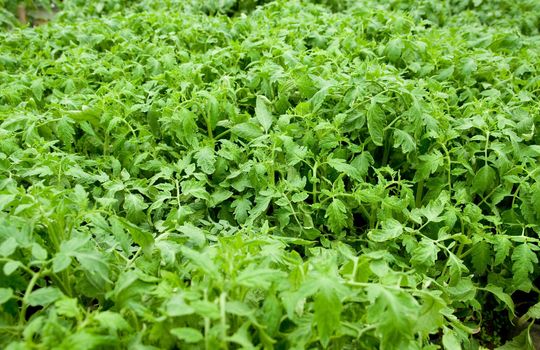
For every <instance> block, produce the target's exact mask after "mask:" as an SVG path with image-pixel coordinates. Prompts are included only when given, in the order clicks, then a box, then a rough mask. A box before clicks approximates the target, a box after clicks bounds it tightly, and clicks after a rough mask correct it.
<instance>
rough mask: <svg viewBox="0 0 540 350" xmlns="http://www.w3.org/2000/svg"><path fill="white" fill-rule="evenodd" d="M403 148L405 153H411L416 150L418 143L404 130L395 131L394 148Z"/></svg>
mask: <svg viewBox="0 0 540 350" xmlns="http://www.w3.org/2000/svg"><path fill="white" fill-rule="evenodd" d="M400 146H401V149H402V150H403V153H410V152H412V151H415V150H416V142H415V141H414V139H413V137H412V136H411V135H409V134H408V133H407V132H405V131H403V130H398V129H396V130H394V148H398V147H400Z"/></svg>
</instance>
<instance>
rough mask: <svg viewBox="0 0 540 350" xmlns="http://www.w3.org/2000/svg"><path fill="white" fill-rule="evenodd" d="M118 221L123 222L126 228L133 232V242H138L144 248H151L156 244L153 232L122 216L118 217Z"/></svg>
mask: <svg viewBox="0 0 540 350" xmlns="http://www.w3.org/2000/svg"><path fill="white" fill-rule="evenodd" d="M117 219H118V221H119V222H121V223H122V225H123V226H124V228H125V229H126V230H127V231H128V232H129V233H130V234H131V238H132V239H133V242H135V243H137V244H138V245H139V246H140V247H141V248H143V249H149V248H150V247H151V246H152V245H153V244H154V237H153V236H152V234H151V233H150V232H148V231H146V230H144V229H141V228H139V227H138V226H136V225H134V224H132V223H131V222H129V221H127V220H126V219H124V218H122V217H117Z"/></svg>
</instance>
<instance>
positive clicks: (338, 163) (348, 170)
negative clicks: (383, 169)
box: [326, 158, 362, 181]
mask: <svg viewBox="0 0 540 350" xmlns="http://www.w3.org/2000/svg"><path fill="white" fill-rule="evenodd" d="M326 162H327V163H328V165H330V166H331V167H332V168H334V169H336V170H337V171H339V172H342V173H345V174H347V176H350V177H351V178H353V179H355V180H359V181H360V180H362V173H361V171H360V169H358V168H355V167H354V166H353V165H351V164H347V163H346V162H345V160H343V159H339V158H329V159H328V160H327V161H326Z"/></svg>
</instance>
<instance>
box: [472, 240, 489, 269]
mask: <svg viewBox="0 0 540 350" xmlns="http://www.w3.org/2000/svg"><path fill="white" fill-rule="evenodd" d="M472 263H473V266H474V268H475V270H476V272H477V273H478V274H479V275H483V274H484V273H485V272H486V270H487V267H488V265H489V264H490V263H491V246H490V245H489V244H488V243H487V242H485V241H480V242H478V243H476V244H475V245H474V246H473V247H472Z"/></svg>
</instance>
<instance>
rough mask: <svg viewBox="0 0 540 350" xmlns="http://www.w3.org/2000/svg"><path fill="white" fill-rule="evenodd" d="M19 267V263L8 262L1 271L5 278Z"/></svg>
mask: <svg viewBox="0 0 540 350" xmlns="http://www.w3.org/2000/svg"><path fill="white" fill-rule="evenodd" d="M19 266H21V263H20V262H19V261H14V260H11V261H8V262H7V263H5V265H4V269H3V271H4V274H5V275H6V276H9V275H11V274H12V273H13V272H15V271H16V270H17V269H18V268H19Z"/></svg>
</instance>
